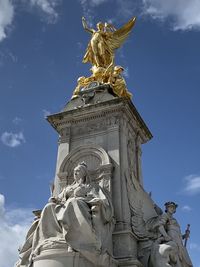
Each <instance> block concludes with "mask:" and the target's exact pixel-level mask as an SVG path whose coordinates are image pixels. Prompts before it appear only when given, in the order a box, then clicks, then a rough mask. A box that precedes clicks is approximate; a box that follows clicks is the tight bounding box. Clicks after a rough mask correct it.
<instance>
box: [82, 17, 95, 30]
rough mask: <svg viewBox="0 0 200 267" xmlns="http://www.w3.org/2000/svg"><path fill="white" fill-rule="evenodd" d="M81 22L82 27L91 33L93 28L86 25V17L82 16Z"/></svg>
mask: <svg viewBox="0 0 200 267" xmlns="http://www.w3.org/2000/svg"><path fill="white" fill-rule="evenodd" d="M82 24H83V28H84V29H85V30H86V31H88V32H90V33H93V31H94V30H93V29H90V28H89V27H88V25H87V22H86V19H85V18H84V17H82Z"/></svg>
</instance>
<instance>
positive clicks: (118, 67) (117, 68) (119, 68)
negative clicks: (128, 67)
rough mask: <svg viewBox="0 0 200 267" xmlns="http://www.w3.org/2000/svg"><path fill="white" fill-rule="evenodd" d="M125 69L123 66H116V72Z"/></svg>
mask: <svg viewBox="0 0 200 267" xmlns="http://www.w3.org/2000/svg"><path fill="white" fill-rule="evenodd" d="M123 71H124V68H123V67H122V66H115V67H114V72H116V73H122V72H123Z"/></svg>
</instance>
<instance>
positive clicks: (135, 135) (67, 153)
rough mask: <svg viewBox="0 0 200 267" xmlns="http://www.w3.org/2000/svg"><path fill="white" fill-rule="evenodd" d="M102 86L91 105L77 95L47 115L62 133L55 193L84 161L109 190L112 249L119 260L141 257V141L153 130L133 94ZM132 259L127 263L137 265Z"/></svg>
mask: <svg viewBox="0 0 200 267" xmlns="http://www.w3.org/2000/svg"><path fill="white" fill-rule="evenodd" d="M100 89H101V90H99V91H98V90H96V91H94V94H93V95H92V97H91V98H88V101H87V104H86V102H85V101H83V100H82V99H81V97H79V98H76V99H73V100H71V101H70V102H68V103H67V104H66V106H65V108H64V109H63V110H62V112H60V113H57V114H53V115H50V116H48V118H47V119H48V121H49V123H50V124H51V125H52V126H53V127H54V128H55V130H56V131H57V132H58V134H59V146H58V157H57V165H56V178H55V196H56V195H57V194H58V193H59V192H60V191H61V189H62V187H63V186H64V185H66V184H71V183H72V182H73V179H72V171H71V170H73V168H74V166H75V164H76V163H77V162H81V161H85V162H86V164H87V166H88V169H89V170H90V177H94V179H98V177H97V176H98V174H101V175H100V176H101V177H103V178H102V181H101V184H100V185H101V186H103V187H105V188H106V189H107V190H108V191H109V192H110V194H111V198H112V205H113V207H114V216H115V221H116V224H115V229H114V231H113V238H112V242H113V246H112V244H111V245H110V246H109V251H111V254H113V255H114V257H115V258H116V259H120V258H123V259H130V258H131V260H136V261H137V253H138V248H137V243H138V240H139V239H138V236H137V235H135V234H134V232H133V227H132V221H133V220H134V218H136V217H135V215H136V214H137V213H138V211H140V212H141V211H142V210H144V209H145V207H146V206H148V205H146V203H145V202H146V200H145V201H143V200H144V195H145V192H144V189H143V178H142V171H141V170H142V168H141V151H142V150H141V145H142V144H144V143H146V142H148V141H149V140H150V139H151V138H152V135H151V132H150V131H149V129H148V127H147V126H146V124H145V122H144V121H143V120H142V118H141V116H140V115H139V113H138V111H137V109H136V108H135V106H134V105H133V103H132V102H131V101H130V99H128V98H119V97H115V96H114V95H113V94H111V93H110V92H109V90H108V88H105V90H103V89H102V88H100ZM90 94H91V92H90ZM73 164H74V165H73ZM94 174H96V178H95V175H94ZM147 203H149V200H148V199H147ZM150 205H151V210H152V209H153V205H152V203H150ZM147 210H149V209H147ZM150 213H151V212H150ZM136 230H137V229H136ZM139 231H140V229H139ZM129 262H130V261H129ZM127 264H129V263H127ZM131 264H132V263H130V264H129V265H127V266H139V265H137V264H136V265H134V264H132V265H131ZM122 266H123V265H122ZM124 266H126V265H124Z"/></svg>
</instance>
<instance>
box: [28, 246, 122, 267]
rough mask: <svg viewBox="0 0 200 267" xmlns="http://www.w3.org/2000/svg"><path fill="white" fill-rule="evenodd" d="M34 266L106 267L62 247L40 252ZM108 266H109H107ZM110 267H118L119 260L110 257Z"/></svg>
mask: <svg viewBox="0 0 200 267" xmlns="http://www.w3.org/2000/svg"><path fill="white" fill-rule="evenodd" d="M33 267H104V266H98V265H94V264H93V263H91V262H90V261H88V260H87V259H85V258H84V257H83V256H82V255H81V254H80V253H79V252H66V250H62V249H50V250H45V251H42V252H41V253H40V255H39V256H37V257H36V258H35V259H34V263H33ZM105 267H107V266H105ZM109 267H118V262H117V261H116V260H114V259H113V258H111V257H110V258H109Z"/></svg>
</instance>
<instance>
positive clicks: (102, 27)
mask: <svg viewBox="0 0 200 267" xmlns="http://www.w3.org/2000/svg"><path fill="white" fill-rule="evenodd" d="M97 29H98V30H103V29H104V24H103V23H102V22H98V23H97Z"/></svg>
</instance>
